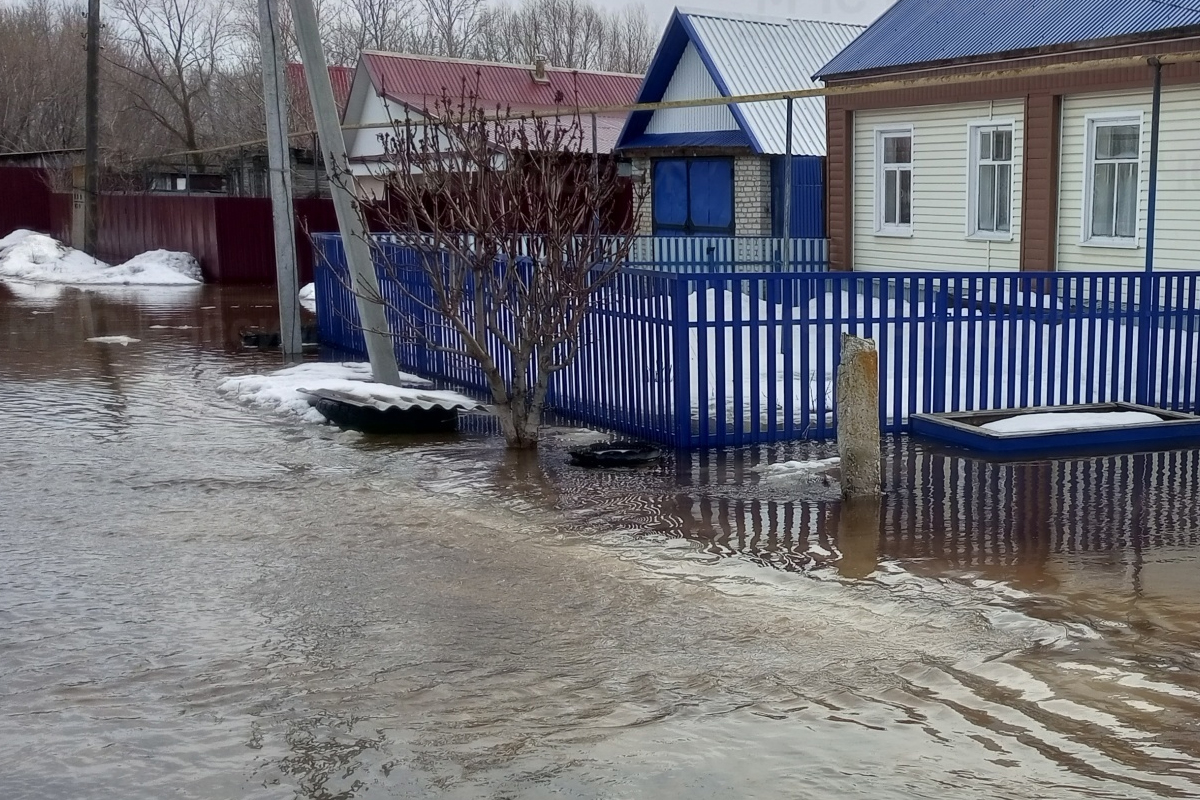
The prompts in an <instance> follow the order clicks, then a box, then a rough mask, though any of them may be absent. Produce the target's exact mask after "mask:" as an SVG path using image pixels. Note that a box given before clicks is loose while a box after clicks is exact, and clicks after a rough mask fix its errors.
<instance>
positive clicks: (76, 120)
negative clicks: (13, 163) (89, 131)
mask: <svg viewBox="0 0 1200 800" xmlns="http://www.w3.org/2000/svg"><path fill="white" fill-rule="evenodd" d="M83 30H84V25H83V19H82V17H80V15H79V9H77V8H73V7H71V6H69V5H66V4H59V3H56V2H52V0H31V2H28V3H25V4H23V5H16V6H7V7H6V6H0V151H21V150H48V149H55V148H63V147H77V146H81V145H82V144H83V124H82V120H83V100H84V98H83V70H84V50H83V38H82V36H83Z"/></svg>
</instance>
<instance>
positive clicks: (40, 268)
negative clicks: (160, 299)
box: [0, 230, 201, 286]
mask: <svg viewBox="0 0 1200 800" xmlns="http://www.w3.org/2000/svg"><path fill="white" fill-rule="evenodd" d="M0 279H9V280H19V281H29V282H32V283H61V284H74V285H83V286H93V285H95V286H130V285H140V286H195V285H197V284H199V283H201V277H200V265H199V263H198V262H197V261H196V259H195V258H194V257H193V256H191V255H189V254H188V253H174V252H171V251H170V250H152V251H150V252H148V253H142V254H141V255H139V256H134V257H133V258H131V259H129V260H128V261H126V262H125V263H124V264H118V265H117V266H110V265H108V264H106V263H104V262H103V261H98V260H97V259H95V258H92V257H91V256H89V255H87V254H86V253H81V252H80V251H78V250H75V249H72V248H70V247H67V246H66V245H64V244H63V243H62V242H59V241H58V240H57V239H54V238H52V237H50V236H46V235H44V234H41V233H31V232H30V231H24V230H21V231H15V232H14V233H11V234H9V235H8V236H5V237H4V238H3V239H0Z"/></svg>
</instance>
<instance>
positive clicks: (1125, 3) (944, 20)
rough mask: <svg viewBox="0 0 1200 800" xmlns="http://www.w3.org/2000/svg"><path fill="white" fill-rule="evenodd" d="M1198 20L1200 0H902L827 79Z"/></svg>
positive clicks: (833, 65)
mask: <svg viewBox="0 0 1200 800" xmlns="http://www.w3.org/2000/svg"><path fill="white" fill-rule="evenodd" d="M1192 25H1200V0H898V2H897V3H896V4H895V5H894V6H892V7H891V8H890V9H888V11H887V12H886V13H884V14H883V16H881V17H880V18H879V19H877V20H876V21H875V22H874V24H872V25H871V27H869V28H867V30H866V32H865V33H863V34H862V35H861V36H859V37H858V38H857V39H855V40H854V41H853V42H851V43H850V45H849V46H848V47H846V49H844V50H842V52H840V53H839V54H838V55H836V56H834V58H833V60H832V61H830V62H829V63H828V64H826V65H825V66H824V67H822V68H821V70H820V71H819V72H817V75H816V77H818V78H827V77H830V76H834V75H845V74H849V73H855V72H863V71H867V70H878V69H887V68H898V67H906V66H913V65H917V64H926V63H930V62H941V61H951V60H956V59H964V58H972V57H979V56H987V55H996V54H1001V53H1012V52H1016V51H1023V50H1032V49H1036V48H1042V47H1051V46H1055V45H1070V44H1075V43H1085V42H1093V41H1099V40H1105V39H1113V38H1117V37H1122V36H1131V35H1137V34H1148V33H1154V32H1158V31H1168V30H1171V29H1173V28H1184V27H1188V26H1192Z"/></svg>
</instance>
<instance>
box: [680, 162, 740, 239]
mask: <svg viewBox="0 0 1200 800" xmlns="http://www.w3.org/2000/svg"><path fill="white" fill-rule="evenodd" d="M691 169H692V173H691V180H690V182H689V184H688V186H689V190H688V191H689V199H690V201H691V211H692V225H694V226H696V227H697V228H729V227H731V226H732V225H733V162H732V161H731V160H729V159H704V160H700V161H693V162H692V163H691Z"/></svg>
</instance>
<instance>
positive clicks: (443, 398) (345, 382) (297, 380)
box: [217, 363, 483, 422]
mask: <svg viewBox="0 0 1200 800" xmlns="http://www.w3.org/2000/svg"><path fill="white" fill-rule="evenodd" d="M400 380H401V381H402V382H404V383H407V384H410V385H409V386H388V385H386V384H382V383H373V382H372V381H371V367H370V365H369V364H361V363H341V364H333V363H311V364H299V365H297V366H294V367H288V368H287V369H281V370H279V371H277V372H272V373H271V374H269V375H243V376H240V377H235V378H229V379H227V380H225V381H224V382H223V383H221V385H220V386H218V387H217V391H219V392H221V393H223V394H227V395H231V396H234V397H236V398H237V399H238V400H239V401H241V402H242V403H244V404H246V405H249V406H254V407H256V408H262V409H265V410H267V411H271V412H273V413H276V414H284V415H289V416H298V417H300V418H301V419H303V420H304V421H305V422H324V421H325V417H324V416H322V415H321V413H320V412H319V411H317V410H316V409H315V408H313V407H312V406H311V405H309V400H308V397H307V396H306V395H305V394H304V393H303V392H302V391H301V390H302V389H308V390H314V389H327V390H331V391H337V392H345V393H346V394H349V395H352V396H353V397H355V398H357V399H359V400H361V401H363V402H365V403H378V402H383V403H400V404H410V405H419V406H421V407H423V408H431V407H434V406H438V407H441V408H461V409H476V408H482V407H483V406H482V405H481V404H480V403H479V402H478V401H477V400H474V399H472V398H470V397H467V396H466V395H461V394H459V393H458V392H447V391H436V390H433V389H427V388H424V387H427V386H429V385H430V382H429V381H427V380H425V379H424V378H419V377H417V376H416V375H409V374H406V373H401V374H400Z"/></svg>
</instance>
